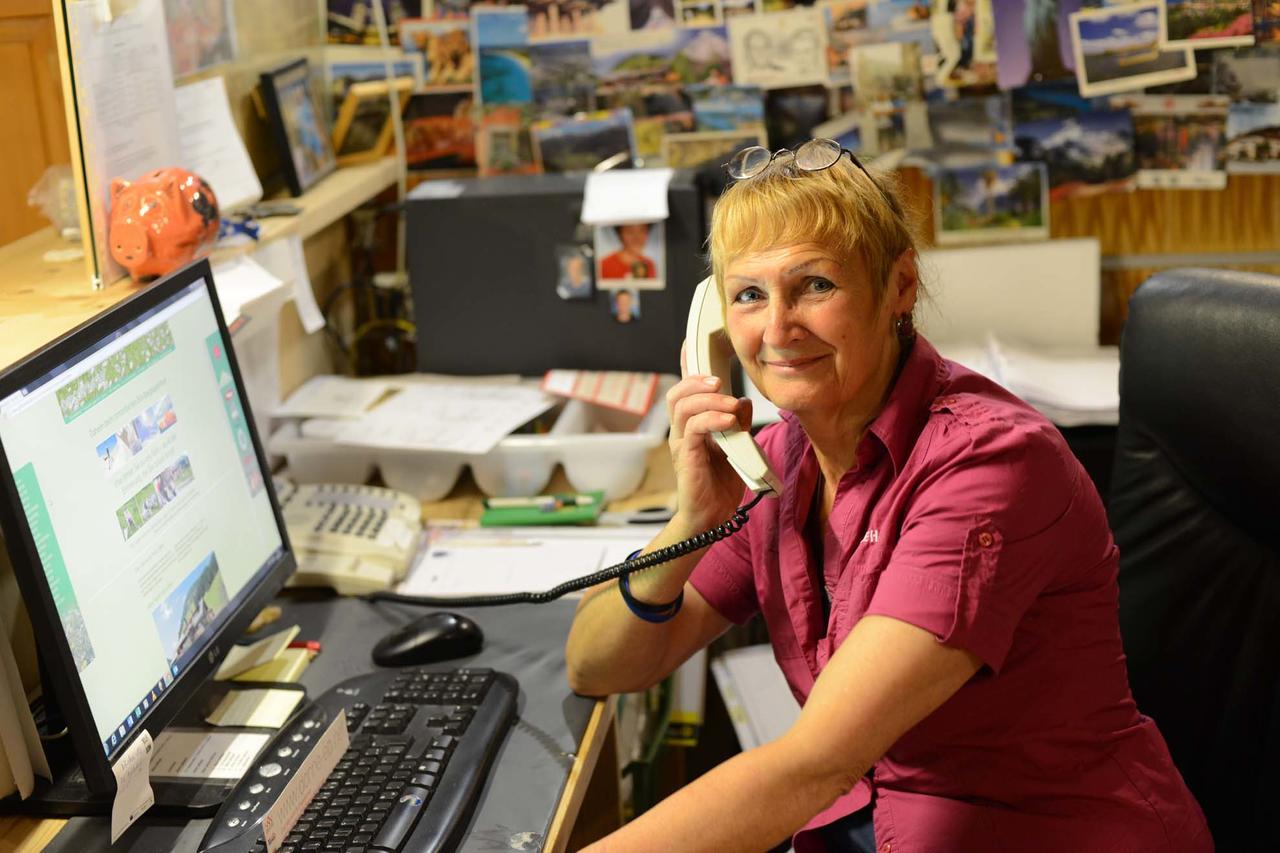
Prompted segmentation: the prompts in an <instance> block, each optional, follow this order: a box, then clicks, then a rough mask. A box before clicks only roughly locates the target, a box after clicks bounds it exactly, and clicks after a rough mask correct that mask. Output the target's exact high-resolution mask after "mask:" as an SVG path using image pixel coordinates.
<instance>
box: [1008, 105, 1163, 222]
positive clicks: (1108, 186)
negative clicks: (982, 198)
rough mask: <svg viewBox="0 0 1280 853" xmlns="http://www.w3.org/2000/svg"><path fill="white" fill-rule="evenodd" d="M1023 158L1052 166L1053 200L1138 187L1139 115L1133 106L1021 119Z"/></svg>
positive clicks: (1017, 131)
mask: <svg viewBox="0 0 1280 853" xmlns="http://www.w3.org/2000/svg"><path fill="white" fill-rule="evenodd" d="M1013 136H1014V144H1015V145H1016V146H1017V150H1018V155H1017V156H1018V160H1019V161H1022V162H1041V163H1044V164H1046V165H1047V166H1048V167H1049V200H1050V201H1057V200H1059V199H1064V198H1072V197H1074V196H1088V195H1099V194H1101V193H1106V192H1118V191H1128V190H1131V189H1133V187H1134V184H1135V174H1136V172H1137V170H1138V167H1137V163H1136V162H1135V161H1134V157H1133V118H1132V116H1130V115H1129V111H1128V110H1105V111H1095V112H1085V113H1079V114H1077V115H1075V116H1072V117H1070V118H1061V119H1044V120H1042V121H1032V122H1023V123H1015V124H1014V126H1013Z"/></svg>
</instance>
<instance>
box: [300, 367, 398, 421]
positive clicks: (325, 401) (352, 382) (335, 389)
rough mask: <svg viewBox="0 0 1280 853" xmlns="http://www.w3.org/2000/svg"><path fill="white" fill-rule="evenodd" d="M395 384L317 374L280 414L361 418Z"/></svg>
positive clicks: (304, 416)
mask: <svg viewBox="0 0 1280 853" xmlns="http://www.w3.org/2000/svg"><path fill="white" fill-rule="evenodd" d="M390 387H391V385H390V383H388V382H385V381H383V380H380V379H353V378H351V377H350V376H313V377H312V378H311V379H308V380H307V381H306V382H304V383H302V385H301V387H299V388H298V389H297V390H296V391H294V392H293V393H292V394H290V395H289V399H287V400H285V401H284V403H283V405H281V406H280V407H279V408H278V409H276V415H278V416H280V417H286V418H357V417H359V416H361V415H363V414H364V413H365V412H366V411H368V409H369V407H370V406H372V405H373V404H374V403H375V402H377V400H378V398H379V397H381V396H382V395H383V394H385V393H387V389H388V388H390Z"/></svg>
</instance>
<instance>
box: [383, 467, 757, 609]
mask: <svg viewBox="0 0 1280 853" xmlns="http://www.w3.org/2000/svg"><path fill="white" fill-rule="evenodd" d="M768 494H772V493H771V492H768V491H764V492H760V493H759V494H757V495H756V496H755V497H754V498H753V499H752V500H751V501H750V502H749V503H746V504H743V505H742V506H740V507H738V508H737V509H736V510H734V513H733V516H732V517H731V518H729V520H728V521H726V522H724V523H723V524H721V525H719V526H718V527H713V528H712V529H711V530H708V531H706V532H704V533H699V534H697V535H696V536H690V537H689V538H688V539H685V540H683V541H681V542H677V543H675V544H674V545H668V546H667V547H665V548H659V549H658V550H657V551H654V552H653V553H651V554H641V555H640V556H639V557H636V558H635V559H634V560H625V561H623V562H621V563H618V564H616V565H613V566H609V567H608V568H606V569H601V570H600V571H598V572H595V573H594V574H590V575H586V576H584V577H580V578H576V579H574V580H571V581H565V582H564V583H562V584H560V585H559V586H553V587H552V588H551V589H549V590H547V591H546V592H509V593H505V594H503V595H472V596H461V597H457V596H455V597H439V596H430V595H403V594H401V593H398V592H391V591H390V590H380V591H378V592H371V593H369V594H368V595H366V596H365V598H366V599H367V600H369V601H394V602H396V603H397V604H421V605H425V606H427V607H498V606H500V605H504V604H545V603H547V602H548V601H554V600H556V599H557V598H559V597H560V596H562V595H565V594H567V593H570V592H577V591H578V590H581V589H586V588H587V587H592V586H595V585H596V584H598V583H603V582H605V581H608V580H613V579H614V578H619V577H622V576H623V575H629V574H631V573H632V572H638V571H640V570H641V569H648V568H652V567H653V566H658V565H661V564H662V563H667V562H670V561H671V560H674V559H676V558H678V557H683V556H685V555H686V554H692V553H693V552H694V551H697V550H700V549H702V548H705V547H707V546H708V545H711V544H713V543H715V542H719V541H720V540H721V539H727V538H728V537H730V536H732V535H733V534H735V533H737V532H738V531H739V530H741V529H742V525H744V524H746V523H747V513H748V512H749V511H750V510H751V509H752V508H753V507H754V506H755V505H756V504H758V503H760V500H761V499H762V498H763V497H764V496H765V495H768Z"/></svg>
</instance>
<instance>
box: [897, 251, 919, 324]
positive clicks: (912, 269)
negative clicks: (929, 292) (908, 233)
mask: <svg viewBox="0 0 1280 853" xmlns="http://www.w3.org/2000/svg"><path fill="white" fill-rule="evenodd" d="M916 262H917V255H916V250H915V249H905V250H904V251H903V252H902V254H900V255H898V259H897V260H895V261H894V262H893V268H892V269H891V270H889V301H890V302H891V303H892V304H893V314H894V316H899V315H902V314H910V313H911V310H912V309H913V308H915V305H916V295H917V293H918V291H919V289H920V270H919V267H918V265H917V263H916Z"/></svg>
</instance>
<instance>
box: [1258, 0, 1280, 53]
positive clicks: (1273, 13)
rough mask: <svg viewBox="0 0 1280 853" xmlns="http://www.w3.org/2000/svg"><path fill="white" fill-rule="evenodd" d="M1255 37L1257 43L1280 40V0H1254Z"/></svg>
mask: <svg viewBox="0 0 1280 853" xmlns="http://www.w3.org/2000/svg"><path fill="white" fill-rule="evenodd" d="M1253 38H1254V40H1255V41H1256V43H1257V44H1269V43H1272V42H1278V41H1280V0H1253Z"/></svg>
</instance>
